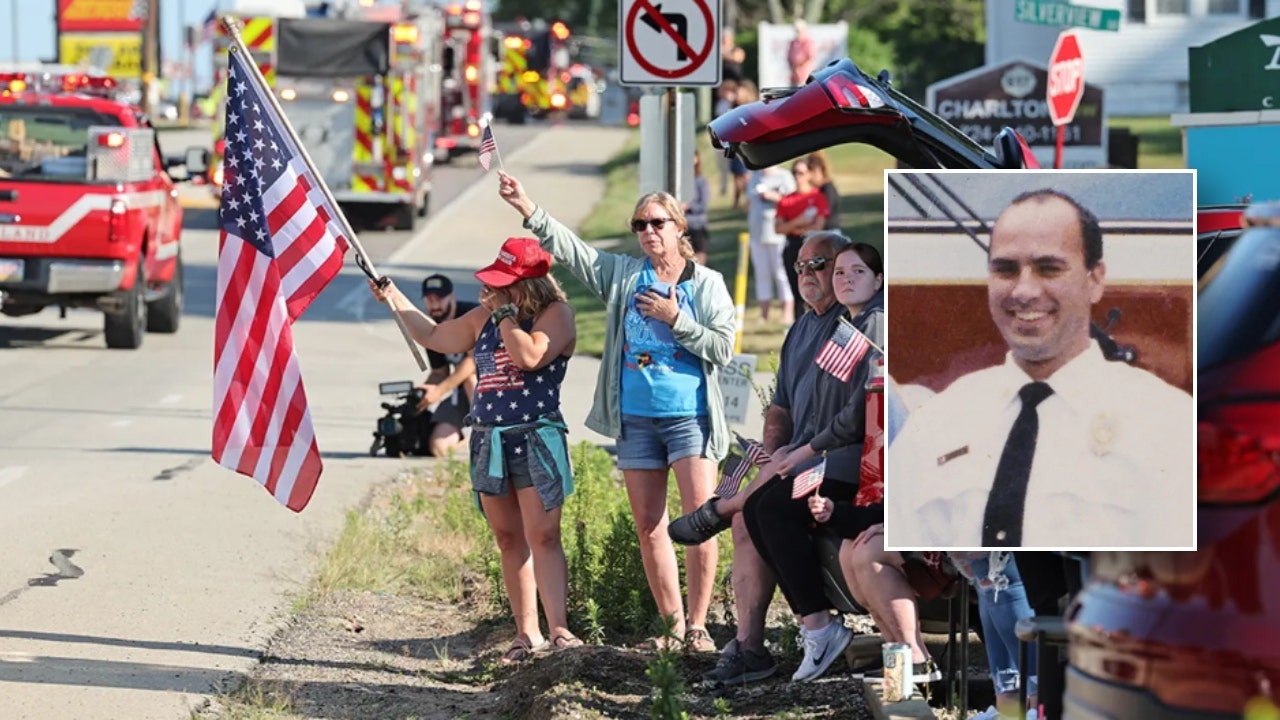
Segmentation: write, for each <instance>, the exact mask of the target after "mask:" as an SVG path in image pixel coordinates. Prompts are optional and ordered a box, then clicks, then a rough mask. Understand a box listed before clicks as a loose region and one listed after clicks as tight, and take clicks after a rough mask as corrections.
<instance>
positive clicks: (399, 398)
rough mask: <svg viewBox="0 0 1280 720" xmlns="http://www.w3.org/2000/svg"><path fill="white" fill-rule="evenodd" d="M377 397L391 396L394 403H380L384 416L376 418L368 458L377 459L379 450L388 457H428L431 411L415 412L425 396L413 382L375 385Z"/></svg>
mask: <svg viewBox="0 0 1280 720" xmlns="http://www.w3.org/2000/svg"><path fill="white" fill-rule="evenodd" d="M378 394H379V395H393V396H395V401H394V402H384V403H382V409H383V410H386V411H387V414H386V415H383V416H382V417H380V418H378V422H377V425H376V427H375V429H374V431H373V444H372V445H370V446H369V455H370V456H377V454H378V451H379V450H382V451H385V452H386V454H387V456H388V457H403V456H405V455H429V454H430V443H429V438H430V436H431V411H430V410H423V411H422V412H418V403H420V402H422V397H423V394H424V392H423V391H422V390H421V389H419V388H418V387H416V386H415V385H414V384H413V381H411V380H401V381H397V382H384V383H378Z"/></svg>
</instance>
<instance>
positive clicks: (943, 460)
mask: <svg viewBox="0 0 1280 720" xmlns="http://www.w3.org/2000/svg"><path fill="white" fill-rule="evenodd" d="M968 454H969V446H968V445H965V446H963V447H958V448H956V449H955V450H952V451H951V452H949V453H946V454H944V455H939V456H938V467H942V466H943V465H946V464H947V463H949V462H951V461H952V460H955V459H956V458H958V457H963V456H965V455H968Z"/></svg>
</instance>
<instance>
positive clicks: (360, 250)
mask: <svg viewBox="0 0 1280 720" xmlns="http://www.w3.org/2000/svg"><path fill="white" fill-rule="evenodd" d="M222 25H223V27H225V28H226V29H227V35H229V36H230V37H231V47H229V48H227V52H241V53H244V57H245V58H247V59H248V62H246V63H245V65H246V66H248V68H249V72H251V73H253V75H254V77H256V78H257V79H258V84H259V85H260V86H261V87H262V89H263V90H265V91H266V96H267V102H269V103H271V107H272V109H274V110H275V112H276V116H277V117H279V118H280V122H281V124H283V125H284V130H285V132H287V133H288V134H289V139H290V140H292V141H293V145H294V147H296V148H298V155H299V156H300V157H301V158H302V162H304V163H306V165H307V169H308V170H310V171H311V175H312V177H314V178H315V181H316V184H317V185H319V186H320V192H321V193H323V194H324V198H325V200H328V201H329V206H330V207H332V208H333V211H334V212H335V213H336V214H337V216H338V218H337V219H338V222H339V223H340V224H341V225H342V231H343V232H344V233H346V235H347V242H348V243H350V245H351V247H352V248H354V249H355V251H356V266H357V267H359V268H360V269H361V270H363V271H364V274H365V275H367V276H369V279H370V280H373V281H374V282H377V281H378V280H379V279H380V278H379V277H378V274H377V272H376V271H375V270H374V269H373V261H372V260H370V259H369V254H368V253H366V252H365V251H364V246H362V245H361V244H360V239H359V238H357V237H356V232H355V230H353V229H352V228H351V223H349V222H347V216H346V215H345V214H344V213H343V212H342V208H340V207H338V201H337V200H334V199H333V193H332V192H330V191H329V185H328V184H327V183H325V181H324V176H323V175H321V174H320V171H319V170H318V169H317V168H316V165H315V163H314V162H312V161H311V156H310V155H309V154H307V148H306V147H305V146H303V144H302V140H301V139H300V138H299V137H298V133H297V132H296V131H294V129H293V123H291V122H289V118H288V116H286V115H285V114H284V108H283V107H281V106H280V101H279V100H277V99H276V94H275V91H274V90H272V89H271V86H269V85H267V80H266V78H264V77H262V71H261V70H259V69H258V63H256V62H254V60H253V54H252V53H250V52H249V48H248V47H247V46H246V45H245V44H244V38H242V37H240V20H239V19H237V18H236V17H234V16H231V15H227V16H224V17H223V18H222ZM387 305H388V307H390V308H391V316H392V317H394V318H395V321H396V325H397V326H399V327H400V334H401V335H403V336H404V341H405V342H406V343H408V344H409V350H410V352H412V353H413V359H414V360H416V361H417V363H418V369H419V370H426V369H427V361H426V360H424V359H423V357H422V353H421V352H420V351H419V350H418V343H417V342H415V341H414V339H413V335H411V334H410V333H409V326H408V325H405V322H404V318H403V317H402V316H401V315H400V311H399V310H396V309H395V308H394V307H392V306H391V303H387Z"/></svg>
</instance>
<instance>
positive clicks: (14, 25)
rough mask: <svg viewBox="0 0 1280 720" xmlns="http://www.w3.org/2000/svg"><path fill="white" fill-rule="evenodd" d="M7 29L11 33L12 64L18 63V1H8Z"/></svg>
mask: <svg viewBox="0 0 1280 720" xmlns="http://www.w3.org/2000/svg"><path fill="white" fill-rule="evenodd" d="M9 3H10V5H9V14H10V16H9V27H10V29H11V30H12V31H13V58H12V59H13V62H14V63H15V64H16V63H17V62H18V0H9Z"/></svg>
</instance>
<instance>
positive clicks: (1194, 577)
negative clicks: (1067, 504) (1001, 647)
mask: <svg viewBox="0 0 1280 720" xmlns="http://www.w3.org/2000/svg"><path fill="white" fill-rule="evenodd" d="M1202 230H1203V228H1202ZM1278 309H1280V206H1275V205H1267V206H1252V207H1250V208H1249V209H1248V210H1246V211H1245V229H1244V231H1243V232H1242V233H1240V235H1239V239H1238V240H1236V242H1235V244H1234V245H1233V246H1232V247H1231V249H1230V250H1229V251H1228V252H1227V253H1226V254H1225V255H1224V256H1223V257H1221V258H1220V259H1219V261H1218V263H1217V264H1216V266H1215V267H1214V268H1213V269H1212V270H1211V271H1210V272H1208V273H1205V274H1204V275H1203V276H1202V278H1201V280H1200V288H1199V303H1198V320H1197V326H1198V330H1199V335H1198V359H1197V366H1198V370H1199V396H1198V398H1197V401H1198V406H1199V407H1198V425H1199V433H1198V451H1199V454H1198V463H1197V464H1198V467H1197V470H1198V483H1199V488H1198V499H1199V512H1198V526H1199V531H1198V537H1197V543H1198V546H1199V549H1198V550H1197V551H1196V552H1190V553H1188V552H1182V553H1177V552H1109V553H1094V555H1093V558H1092V561H1091V564H1092V572H1091V578H1090V581H1089V583H1088V585H1087V586H1086V587H1085V589H1084V590H1083V591H1082V592H1081V594H1080V596H1079V597H1078V598H1077V600H1076V602H1075V603H1074V605H1073V606H1072V608H1071V609H1070V611H1069V613H1068V620H1069V624H1068V630H1069V633H1070V646H1069V647H1070V655H1071V669H1070V671H1069V675H1068V680H1067V697H1066V712H1067V717H1069V718H1071V719H1072V720H1101V719H1103V718H1107V719H1110V718H1153V719H1156V720H1160V719H1162V718H1170V719H1172V718H1178V720H1190V719H1191V718H1239V717H1240V716H1241V715H1242V713H1243V712H1244V710H1245V708H1246V706H1247V705H1248V704H1249V703H1250V702H1261V703H1266V702H1270V703H1280V501H1278V500H1280V435H1278V434H1277V430H1280V375H1277V373H1276V372H1275V368H1276V366H1277V363H1280V321H1278V320H1280V313H1278V312H1277V310H1278Z"/></svg>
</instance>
